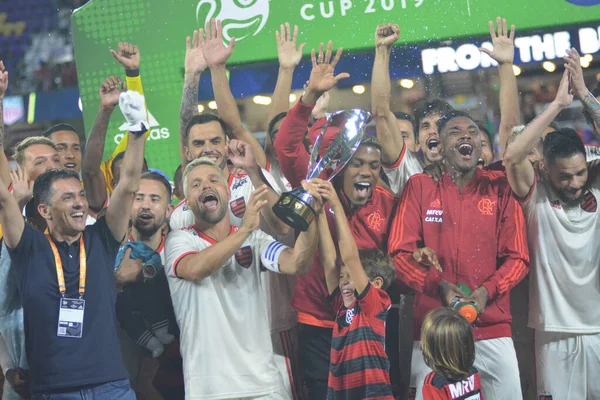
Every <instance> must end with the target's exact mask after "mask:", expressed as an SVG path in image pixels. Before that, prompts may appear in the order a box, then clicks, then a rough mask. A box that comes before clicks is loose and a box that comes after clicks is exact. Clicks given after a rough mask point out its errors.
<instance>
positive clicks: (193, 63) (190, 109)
mask: <svg viewBox="0 0 600 400" xmlns="http://www.w3.org/2000/svg"><path fill="white" fill-rule="evenodd" d="M192 36H193V39H191V40H190V37H189V36H188V37H187V38H186V39H185V62H184V68H185V75H184V78H183V95H182V96H181V109H180V111H179V151H180V154H181V166H182V168H183V169H185V166H186V165H187V163H188V160H187V157H186V156H185V150H184V148H185V147H186V146H187V143H184V137H185V128H186V127H187V125H188V124H189V122H190V120H191V119H192V117H193V116H194V115H196V114H198V85H199V84H200V75H201V74H202V72H203V71H204V70H205V69H206V60H205V59H204V53H203V52H202V47H201V46H200V41H201V40H204V39H203V38H204V29H200V30H197V31H194V34H193V35H192Z"/></svg>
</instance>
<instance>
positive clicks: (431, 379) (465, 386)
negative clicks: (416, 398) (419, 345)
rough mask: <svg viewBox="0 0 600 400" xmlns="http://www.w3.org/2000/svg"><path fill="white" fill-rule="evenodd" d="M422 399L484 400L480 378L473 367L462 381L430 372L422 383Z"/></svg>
mask: <svg viewBox="0 0 600 400" xmlns="http://www.w3.org/2000/svg"><path fill="white" fill-rule="evenodd" d="M423 399H424V400H484V399H483V393H482V392H481V379H480V377H479V372H478V371H477V369H476V368H475V367H473V369H471V371H470V373H469V376H468V377H467V378H466V379H464V380H462V381H452V380H450V379H447V378H445V377H444V376H442V375H441V374H438V373H436V372H430V373H429V374H427V376H426V377H425V383H424V384H423Z"/></svg>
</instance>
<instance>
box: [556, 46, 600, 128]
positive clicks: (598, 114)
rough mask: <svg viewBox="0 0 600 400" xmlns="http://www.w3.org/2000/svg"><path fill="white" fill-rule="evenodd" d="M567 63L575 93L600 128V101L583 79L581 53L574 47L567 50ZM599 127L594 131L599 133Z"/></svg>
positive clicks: (566, 66) (570, 81)
mask: <svg viewBox="0 0 600 400" xmlns="http://www.w3.org/2000/svg"><path fill="white" fill-rule="evenodd" d="M564 58H565V61H566V64H565V69H566V70H567V71H569V75H570V77H569V84H570V86H571V88H572V91H573V95H574V96H575V98H576V99H578V100H579V101H581V104H582V105H583V108H584V110H585V111H584V112H585V113H586V114H587V115H588V116H589V117H590V118H591V120H592V121H593V122H594V124H595V125H596V126H597V127H598V128H600V102H599V101H598V100H597V99H596V97H595V96H594V95H593V94H592V93H590V91H589V90H588V88H587V87H586V86H585V81H584V80H583V69H582V68H581V64H580V61H579V53H577V50H575V49H574V48H573V49H571V50H567V55H566V56H565V57H564ZM598 128H597V129H595V130H594V131H595V132H596V135H598V134H599V133H598Z"/></svg>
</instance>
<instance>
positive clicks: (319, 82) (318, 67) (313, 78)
mask: <svg viewBox="0 0 600 400" xmlns="http://www.w3.org/2000/svg"><path fill="white" fill-rule="evenodd" d="M332 47H333V44H332V43H331V41H329V43H327V52H326V53H323V50H324V45H323V43H321V46H319V54H318V56H317V54H316V52H315V50H314V49H313V50H312V52H311V59H312V71H311V72H310V78H309V79H308V88H307V89H308V90H310V91H312V92H314V93H315V94H318V95H319V96H320V95H321V94H322V93H324V92H327V91H328V90H331V88H333V87H334V86H335V85H336V84H337V83H338V82H339V81H340V80H341V79H345V78H350V74H348V73H347V72H342V73H341V74H338V75H334V74H333V72H334V69H335V66H336V65H337V63H338V62H339V61H340V58H341V57H342V48H341V47H340V48H339V49H338V50H337V53H336V54H335V56H334V57H333V60H332V59H331V50H332Z"/></svg>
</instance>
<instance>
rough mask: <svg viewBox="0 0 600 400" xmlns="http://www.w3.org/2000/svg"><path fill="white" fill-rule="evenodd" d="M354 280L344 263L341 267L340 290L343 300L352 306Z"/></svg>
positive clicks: (346, 305) (348, 305) (345, 304)
mask: <svg viewBox="0 0 600 400" xmlns="http://www.w3.org/2000/svg"><path fill="white" fill-rule="evenodd" d="M354 290H355V289H354V282H353V281H352V278H351V277H350V273H349V272H348V268H346V266H345V265H342V267H341V268H340V292H341V293H342V300H344V306H345V307H350V306H351V305H352V303H353V302H354Z"/></svg>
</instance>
